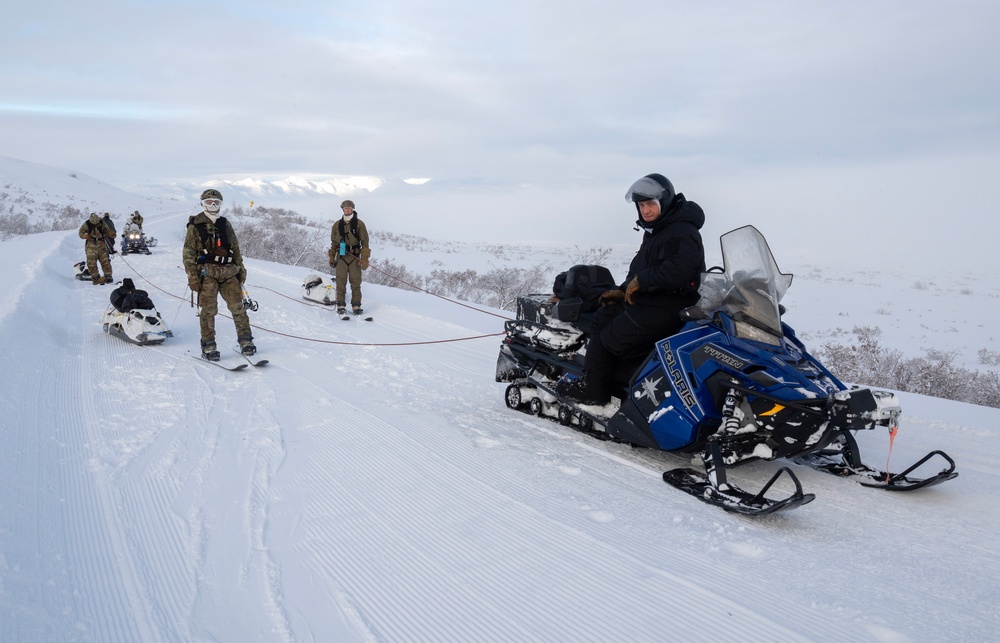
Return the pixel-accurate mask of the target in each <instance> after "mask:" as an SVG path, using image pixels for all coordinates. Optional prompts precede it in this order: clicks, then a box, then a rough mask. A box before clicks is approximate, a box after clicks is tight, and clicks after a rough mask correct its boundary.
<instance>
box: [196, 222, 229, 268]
mask: <svg viewBox="0 0 1000 643" xmlns="http://www.w3.org/2000/svg"><path fill="white" fill-rule="evenodd" d="M188 225H189V226H193V227H194V229H195V232H197V233H198V238H199V239H200V240H201V248H199V249H198V259H197V261H196V263H200V264H201V263H217V264H222V265H226V264H230V263H233V261H235V258H234V257H233V248H232V245H231V241H230V239H229V231H230V230H231V229H232V228H231V227H230V226H229V221H227V220H226V218H225V217H219V218H218V219H216V220H215V224H214V225H212V226H211V227H212V229H211V230H209V224H208V223H195V222H194V217H191V218H189V219H188Z"/></svg>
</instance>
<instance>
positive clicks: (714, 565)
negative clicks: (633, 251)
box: [0, 211, 1000, 642]
mask: <svg viewBox="0 0 1000 643" xmlns="http://www.w3.org/2000/svg"><path fill="white" fill-rule="evenodd" d="M191 213H192V212H188V211H183V212H181V211H174V212H162V213H152V214H149V215H148V216H147V223H146V229H147V232H148V233H149V234H151V235H153V236H155V237H156V238H157V239H159V245H158V246H157V247H155V248H153V249H152V251H153V254H152V255H149V256H145V255H138V256H136V255H130V256H127V257H124V258H122V257H116V258H115V259H114V260H113V264H114V275H115V277H116V279H118V280H120V279H122V278H124V277H132V278H133V279H134V280H135V281H136V284H137V285H138V286H139V287H142V288H145V289H147V290H148V291H149V293H150V296H151V297H152V299H153V301H154V302H155V303H156V304H157V307H158V309H159V311H160V312H161V313H162V314H163V316H164V318H165V319H166V321H167V324H168V326H170V327H171V328H172V329H173V331H174V333H175V335H176V336H175V337H174V338H172V339H168V340H167V342H166V343H165V344H163V345H162V346H158V347H136V346H133V345H131V344H128V343H126V342H124V341H122V340H120V339H117V338H114V337H110V336H108V335H106V334H105V333H104V332H102V329H101V327H100V325H99V323H98V320H99V318H100V316H101V313H102V311H103V310H104V308H105V306H106V305H107V303H108V297H109V295H110V292H111V288H110V287H107V286H101V287H95V286H92V285H90V284H89V283H86V282H80V281H77V280H75V279H73V269H72V266H73V264H74V263H75V262H77V261H80V260H81V259H83V247H82V241H81V240H80V239H78V238H77V237H76V234H75V232H74V231H69V232H49V233H43V234H38V235H32V236H29V237H26V238H19V239H15V240H12V241H8V242H4V243H2V244H0V269H2V274H4V275H5V276H6V279H4V280H3V281H2V282H0V342H2V354H3V356H4V359H3V363H4V367H3V371H2V375H0V382H2V386H3V389H4V393H5V394H4V395H3V398H2V410H0V417H2V418H3V420H2V436H3V444H2V448H0V506H2V507H3V511H2V513H0V640H3V641H36V640H50V641H57V640H58V641H77V640H80V641H208V640H219V641H250V640H266V641H383V640H384V641H416V640H426V641H473V640H475V641H492V640H498V641H526V640H538V641H581V640H594V641H663V640H676V641H681V640H700V641H707V640H755V641H756V640H767V641H775V640H781V641H791V640H828V641H834V640H836V641H843V640H863V641H892V642H895V641H932V640H934V641H937V640H953V641H959V640H961V641H982V640H995V638H996V636H997V632H998V631H1000V600H998V599H1000V591H998V584H997V581H996V579H997V578H998V576H1000V557H998V556H997V549H998V546H997V533H1000V509H998V508H997V506H998V505H997V502H996V498H997V495H998V492H1000V473H998V472H1000V410H997V409H991V408H984V407H977V406H972V405H968V404H961V403H955V402H949V401H944V400H940V399H933V398H928V397H921V396H916V395H910V394H905V393H903V394H901V395H900V398H901V402H902V404H903V409H904V416H903V421H902V428H901V431H900V434H899V436H898V437H897V439H896V441H895V445H894V448H893V452H892V465H891V467H892V468H893V469H894V470H900V469H902V468H904V467H905V466H908V465H909V464H910V463H911V462H913V461H915V460H916V459H917V458H919V457H920V456H922V455H923V454H924V453H926V452H927V451H929V450H932V449H943V450H945V451H947V452H948V453H949V454H950V455H951V456H952V457H954V459H955V460H956V461H957V463H958V470H959V472H960V475H959V477H958V478H957V479H956V480H954V481H951V482H948V483H946V484H944V485H941V486H938V487H934V488H931V489H926V490H922V491H920V492H914V493H910V494H893V493H888V492H881V491H876V490H871V489H866V488H863V487H861V486H860V485H858V484H855V483H853V482H850V481H844V480H840V479H836V478H833V477H830V476H826V475H824V474H820V473H817V472H814V471H812V470H808V469H804V468H802V467H797V466H796V467H794V468H795V471H796V473H797V475H798V476H799V477H800V478H801V480H802V482H803V485H804V487H805V490H806V491H808V492H813V493H815V494H816V495H817V499H816V500H815V501H814V502H813V503H811V504H809V505H807V506H805V507H802V508H800V509H797V510H795V511H792V512H788V513H786V514H781V515H776V516H771V517H764V518H758V519H752V518H746V517H741V516H738V515H732V514H728V513H726V512H724V511H722V510H720V509H717V508H714V507H710V506H708V505H705V504H703V503H701V502H699V501H698V500H696V499H694V498H692V497H690V496H687V495H686V494H683V493H681V492H678V491H676V490H673V489H671V488H669V487H668V486H667V485H665V484H664V483H663V481H662V480H661V478H660V475H661V473H662V472H663V471H664V470H666V469H669V468H675V467H678V466H686V465H688V460H687V459H686V458H682V457H678V456H675V455H670V454H664V453H658V452H652V451H647V450H641V449H632V448H629V447H626V446H622V445H617V444H608V443H603V442H598V441H595V440H593V439H590V438H588V437H586V436H584V435H582V434H580V433H577V432H574V431H573V430H571V429H568V428H565V427H562V426H560V425H558V424H556V423H553V422H550V421H547V420H544V419H539V418H535V417H532V416H529V415H526V414H522V413H518V412H515V411H511V410H509V409H507V408H506V407H505V405H504V402H503V390H504V385H502V384H497V383H496V382H495V381H494V366H495V363H496V357H497V352H498V347H499V343H500V337H499V336H496V335H497V334H498V333H501V332H502V329H503V319H502V318H501V317H498V316H496V315H500V316H506V313H503V312H502V311H488V312H491V313H493V314H486V313H480V312H476V311H475V310H471V309H469V308H466V307H462V306H458V305H454V304H451V303H449V302H447V301H443V300H441V299H439V298H436V297H431V296H428V295H425V294H422V293H417V292H406V291H402V290H398V289H392V288H387V287H378V286H371V285H366V286H365V308H366V311H368V312H370V313H371V314H372V315H373V316H374V318H375V321H374V322H372V323H364V322H361V321H358V320H351V321H348V322H345V321H341V320H340V319H338V318H337V317H336V315H334V314H333V313H332V312H331V311H330V310H328V309H326V308H323V307H321V306H316V305H310V304H309V303H308V302H305V301H304V300H302V299H301V297H300V296H299V291H300V285H301V283H302V279H303V278H304V277H305V276H306V275H307V271H305V270H303V269H298V268H292V267H288V266H283V265H277V264H271V263H265V262H259V261H253V260H250V261H249V262H248V268H249V288H250V292H251V295H252V296H253V297H254V298H255V299H256V300H257V301H258V302H259V303H260V310H259V311H258V312H256V313H251V321H252V323H253V324H254V325H255V327H256V331H255V334H256V338H257V344H258V346H259V348H260V351H261V353H260V357H261V358H268V359H270V360H271V361H272V363H271V365H269V366H268V367H266V368H265V369H261V370H256V369H248V370H247V371H243V372H238V373H227V372H225V371H223V370H221V369H219V368H216V367H214V366H212V365H209V364H207V363H203V362H200V361H197V360H196V359H193V358H192V354H193V353H195V352H197V350H198V349H197V346H198V325H197V319H196V317H195V315H194V310H193V309H192V308H191V307H190V305H189V303H188V301H187V299H186V297H185V279H184V275H183V271H182V269H181V267H180V244H181V238H182V233H183V229H184V222H185V218H186V216H187V215H189V214H191ZM762 232H764V234H765V236H766V235H767V230H762ZM707 244H708V245H709V246H710V248H712V247H717V240H707ZM772 250H773V251H774V253H775V256H776V258H777V260H778V263H779V265H780V266H781V268H782V269H783V270H786V271H791V272H796V270H795V268H796V267H795V266H791V265H785V264H784V263H782V249H781V248H772ZM868 277H869V278H863V277H862V276H859V275H854V276H852V275H850V274H849V273H848V272H844V271H843V270H842V269H841V270H839V271H838V270H834V269H824V268H816V267H812V268H808V269H806V271H805V274H804V275H800V276H798V277H797V278H796V281H795V282H793V284H792V287H791V289H790V291H789V296H788V297H787V298H786V301H785V303H786V305H787V306H788V308H789V313H788V315H787V316H786V321H788V322H789V323H791V324H792V325H793V326H794V327H795V328H796V329H797V330H798V331H799V334H800V336H801V337H803V338H804V339H805V340H806V342H807V344H808V345H813V344H815V343H821V342H823V341H826V340H828V339H840V340H842V341H849V337H848V336H845V335H844V331H849V330H850V328H851V326H853V325H855V324H873V325H879V326H881V327H882V328H883V329H884V331H885V333H886V335H885V339H886V341H887V342H899V345H900V346H902V347H906V348H907V349H908V352H910V353H912V354H914V355H919V354H921V353H922V350H923V348H925V347H934V346H936V345H943V346H944V347H946V348H947V349H948V350H955V351H958V352H959V354H960V355H961V357H962V361H963V363H966V364H969V365H970V366H971V365H973V364H974V363H975V359H974V357H975V353H976V351H977V350H978V349H980V348H989V349H991V350H995V349H996V347H997V342H996V335H995V333H996V331H995V330H994V327H995V325H994V324H993V323H992V320H995V319H996V317H997V312H998V311H997V307H998V291H997V286H995V285H994V284H993V283H992V282H991V280H990V279H989V278H988V276H976V275H970V276H968V277H967V281H966V282H965V283H963V284H960V285H957V286H956V285H950V284H949V285H945V284H934V283H931V282H926V283H922V284H919V286H915V285H914V282H915V279H913V278H911V277H908V276H906V275H892V274H891V273H888V272H887V273H885V274H875V275H869V276H868ZM962 291H966V292H962ZM223 310H225V309H224V307H223ZM887 311H888V312H887ZM217 321H218V335H219V342H220V346H221V347H222V348H224V349H225V350H223V361H224V363H228V364H236V363H239V362H240V361H241V358H240V357H238V356H237V355H236V354H235V352H232V351H230V350H229V346H230V345H235V332H234V329H233V325H232V323H231V322H230V321H229V320H227V319H225V318H220V319H218V320H217ZM838 329H839V330H838ZM482 335H489V336H488V337H486V338H479V339H468V340H465V341H454V342H443V343H428V342H434V341H439V340H452V339H461V338H469V337H476V336H482ZM859 441H860V443H861V446H862V449H863V450H864V455H865V459H866V461H868V462H869V463H870V464H872V465H873V466H878V467H881V466H883V465H884V464H885V462H886V457H887V453H888V438H887V436H886V435H884V434H881V433H880V434H874V433H870V434H863V435H860V436H859ZM778 466H780V463H776V462H758V463H753V464H751V465H747V466H745V467H741V468H738V469H736V470H734V471H733V472H732V476H733V478H734V479H735V480H736V481H737V482H738V483H739V484H741V485H743V486H745V487H747V488H756V487H758V486H759V485H761V484H762V483H763V482H764V481H766V480H767V478H769V477H770V475H771V474H772V473H773V472H774V471H775V470H776V469H777V468H778Z"/></svg>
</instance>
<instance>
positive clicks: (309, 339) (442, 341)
mask: <svg viewBox="0 0 1000 643" xmlns="http://www.w3.org/2000/svg"><path fill="white" fill-rule="evenodd" d="M122 261H123V262H124V263H125V265H126V266H128V267H129V268H131V269H132V272H134V273H135V274H136V276H137V277H139V278H140V279H142V280H143V281H145V282H146V283H147V284H149V285H150V286H152V287H153V288H155V289H156V290H158V291H160V292H162V293H164V294H165V295H167V296H169V297H173V298H174V299H179V300H181V301H184V298H183V297H179V296H177V295H175V294H173V293H172V292H168V291H166V290H164V289H162V288H160V287H159V286H157V285H156V284H154V283H153V282H152V281H150V280H149V279H146V278H145V277H143V276H142V274H140V273H139V271H138V270H136V269H135V268H133V267H132V264H130V263H129V262H128V261H125V258H124V257H122ZM390 276H391V275H390ZM254 287H255V288H257V287H260V288H263V289H264V290H269V291H271V292H273V293H275V294H277V295H280V296H282V297H284V298H285V299H290V300H292V301H294V302H297V303H300V304H305V305H306V306H310V307H313V308H323V309H326V310H330V309H329V308H328V307H326V306H321V305H318V304H311V303H309V302H307V301H303V300H301V299H295V298H294V297H289V296H288V295H285V294H283V293H280V292H278V291H276V290H272V289H271V288H267V287H265V286H254ZM425 292H426V291H425ZM429 294H432V295H433V294H434V293H429ZM442 299H445V298H444V297H442ZM447 301H451V300H447ZM452 303H459V302H452ZM459 305H464V304H459ZM467 308H472V307H471V306H467ZM472 309H473V310H479V309H478V308H472ZM479 312H481V313H485V314H487V315H493V313H490V312H488V311H485V310H480V311H479ZM219 314H220V315H222V316H223V317H225V318H226V319H232V317H230V316H229V315H227V314H225V313H223V312H221V311H220V312H219ZM494 316H496V317H499V315H494ZM505 319H506V318H505ZM250 326H251V327H252V328H256V329H257V330H261V331H264V332H266V333H272V334H274V335H280V336H281V337H288V338H291V339H300V340H302V341H306V342H316V343H319V344H338V345H341V346H422V345H425V344H447V343H450V342H464V341H469V340H473V339H483V338H485V337H499V336H501V335H504V334H505V333H490V334H487V335H475V336H472V337H455V338H452V339H433V340H427V341H423V342H382V343H375V342H338V341H335V340H332V339H319V338H316V337H302V336H299V335H290V334H288V333H282V332H281V331H277V330H272V329H270V328H265V327H263V326H258V325H256V324H250Z"/></svg>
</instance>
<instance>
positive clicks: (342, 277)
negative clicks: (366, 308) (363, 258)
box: [336, 258, 361, 306]
mask: <svg viewBox="0 0 1000 643" xmlns="http://www.w3.org/2000/svg"><path fill="white" fill-rule="evenodd" d="M336 274H337V303H343V302H344V301H346V300H345V299H344V297H346V296H347V281H348V279H350V282H351V305H352V306H360V305H361V262H360V261H358V260H357V259H355V260H354V261H352V262H351V263H347V262H346V261H345V260H344V259H339V258H338V259H337V265H336Z"/></svg>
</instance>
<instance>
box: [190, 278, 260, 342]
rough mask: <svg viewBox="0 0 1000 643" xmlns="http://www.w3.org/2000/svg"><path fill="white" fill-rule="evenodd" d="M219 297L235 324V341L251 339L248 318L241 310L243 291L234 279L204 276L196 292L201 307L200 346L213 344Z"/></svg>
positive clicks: (238, 282) (242, 309)
mask: <svg viewBox="0 0 1000 643" xmlns="http://www.w3.org/2000/svg"><path fill="white" fill-rule="evenodd" d="M219 295H222V298H223V299H224V300H225V302H226V306H228V307H229V312H230V313H231V314H232V315H233V321H234V322H235V323H236V338H237V339H253V332H252V331H251V330H250V317H249V315H247V311H246V309H244V308H243V289H242V288H241V287H240V281H239V279H237V278H236V277H229V278H224V279H217V278H215V277H211V276H209V275H205V276H204V277H202V280H201V290H200V291H198V305H199V306H201V313H200V314H199V316H198V317H199V319H200V321H201V343H202V345H207V344H214V343H215V316H216V315H217V314H218V313H219Z"/></svg>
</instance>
